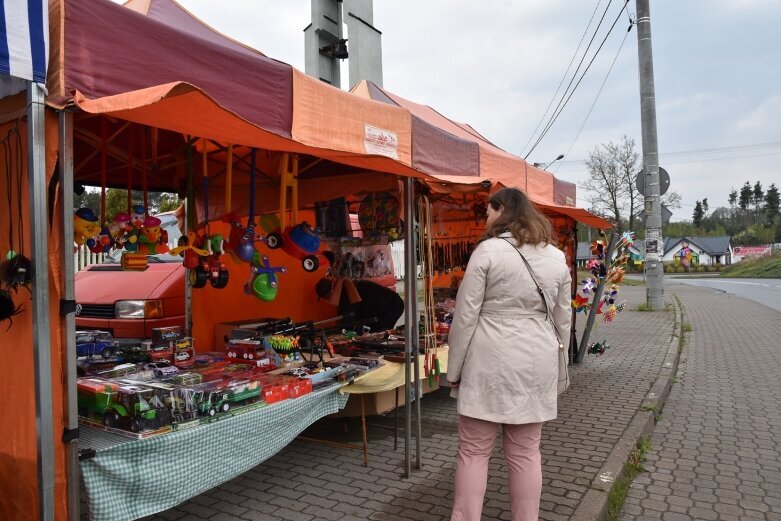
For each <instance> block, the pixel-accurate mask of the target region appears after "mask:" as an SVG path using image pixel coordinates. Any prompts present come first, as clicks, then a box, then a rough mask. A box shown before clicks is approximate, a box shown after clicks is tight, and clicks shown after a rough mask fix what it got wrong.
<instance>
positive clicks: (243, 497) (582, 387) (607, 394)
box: [139, 286, 674, 521]
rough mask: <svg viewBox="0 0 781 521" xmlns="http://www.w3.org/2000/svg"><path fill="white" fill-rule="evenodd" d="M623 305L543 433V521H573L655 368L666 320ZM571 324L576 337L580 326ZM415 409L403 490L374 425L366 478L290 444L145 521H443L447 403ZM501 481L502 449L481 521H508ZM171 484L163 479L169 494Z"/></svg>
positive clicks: (449, 489) (329, 424) (389, 439)
mask: <svg viewBox="0 0 781 521" xmlns="http://www.w3.org/2000/svg"><path fill="white" fill-rule="evenodd" d="M621 295H622V298H626V299H627V300H628V302H627V306H626V311H624V312H623V313H622V314H621V315H620V316H619V317H618V319H617V320H616V321H615V322H614V323H612V324H600V325H599V327H598V328H597V329H596V330H595V332H594V333H593V334H592V340H602V339H607V340H608V343H609V344H610V345H611V346H612V347H611V349H609V350H608V352H607V354H606V355H604V356H602V357H594V356H588V357H587V358H586V360H585V362H584V363H583V364H581V365H579V366H575V367H572V368H571V375H572V380H573V385H572V387H571V388H570V389H569V390H568V391H567V392H566V393H565V394H564V395H562V397H561V400H560V407H559V418H558V419H557V420H555V421H552V422H549V423H548V424H546V426H545V428H544V430H543V442H542V453H543V493H542V503H541V506H542V512H541V515H540V517H541V519H545V520H551V521H558V520H561V521H563V520H566V519H569V518H570V516H571V515H572V514H573V512H574V511H575V509H576V508H577V507H578V504H579V503H580V502H581V500H582V499H583V497H584V495H585V494H586V492H587V490H588V489H589V487H590V484H591V483H592V481H593V480H594V479H595V477H596V475H597V473H598V472H599V470H600V468H601V467H602V466H603V465H604V464H605V462H606V461H607V458H608V456H609V455H610V453H611V451H612V450H613V449H614V447H615V446H616V444H617V442H618V440H619V438H620V437H621V435H622V433H624V431H625V429H626V427H627V425H628V424H629V422H630V421H631V420H632V418H633V416H634V415H635V413H636V412H637V410H638V408H639V406H640V404H641V402H642V401H643V399H644V398H645V396H646V394H647V393H648V391H649V389H650V388H651V386H652V384H653V383H654V381H655V380H656V378H657V376H658V375H659V372H660V369H661V367H662V364H663V360H664V357H665V354H666V348H667V345H668V344H669V341H670V337H671V335H672V331H673V321H674V315H673V313H672V312H670V311H667V312H664V311H662V312H655V313H648V312H638V311H632V310H633V309H635V308H636V307H637V305H638V304H639V303H641V302H644V300H645V288H644V287H629V286H628V287H625V288H623V289H622V293H621ZM579 319H581V320H580V321H579V323H580V326H579V327H582V324H584V323H585V320H584V319H583V315H580V316H579ZM421 408H422V416H423V418H424V423H423V436H422V454H423V468H422V469H420V470H417V471H414V472H413V475H412V477H411V478H409V479H402V478H401V471H402V464H403V456H404V449H403V442H402V443H400V444H399V448H398V450H396V451H394V450H393V436H392V432H391V431H388V430H387V429H382V428H378V427H377V426H376V425H380V424H382V425H385V426H388V425H391V424H392V416H389V417H380V418H371V419H370V424H371V425H370V427H369V447H370V455H369V466H368V467H363V466H362V464H361V463H362V456H361V454H360V452H357V451H351V450H347V449H340V448H333V447H327V446H323V445H317V444H312V443H307V442H302V441H295V442H293V443H292V444H290V445H289V446H288V447H286V448H285V449H284V450H283V451H282V452H280V453H279V454H277V455H276V456H275V457H273V458H271V459H270V460H268V461H266V462H265V463H263V464H261V465H259V466H257V467H256V468H254V469H253V470H251V471H249V472H247V473H245V474H243V475H242V476H239V477H237V478H236V479H234V480H232V481H230V482H228V483H226V484H224V485H222V486H220V487H217V488H215V489H212V490H210V491H208V492H206V493H204V494H202V495H201V496H198V497H196V498H193V499H192V500H190V501H188V502H186V503H184V504H181V505H179V506H178V507H176V508H173V509H171V510H168V511H166V512H163V513H161V514H158V515H157V516H153V517H151V518H149V519H154V520H159V519H214V520H217V519H236V520H239V519H241V520H263V521H275V520H294V521H295V520H300V521H308V520H329V519H334V520H341V521H352V520H366V519H371V520H388V521H390V520H394V521H396V520H399V521H405V520H432V521H438V520H442V519H449V517H450V509H451V504H452V498H453V471H454V465H455V455H456V451H457V445H458V434H457V429H456V419H457V415H456V410H455V401H454V400H451V399H450V398H449V397H448V394H447V390H446V389H441V390H439V391H437V392H435V393H432V394H429V395H426V396H425V398H424V399H423V401H422V402H421ZM401 415H402V416H401V417H402V418H403V411H402V412H401ZM402 423H403V421H402ZM351 425H352V428H351V430H350V432H349V433H348V434H346V435H344V434H342V435H341V436H340V438H341V439H342V440H345V441H353V442H357V441H358V440H359V437H360V429H359V425H358V423H357V422H353V423H352V424H351ZM317 428H318V429H319V430H331V431H334V430H335V431H338V430H339V429H340V428H341V424H340V422H338V421H325V422H320V423H319V424H318V426H317ZM258 435H259V436H262V435H263V433H258ZM188 450H198V449H197V447H192V448H190V449H188ZM506 476H507V469H506V466H505V464H504V461H503V458H502V455H501V443H499V444H498V446H497V447H496V449H495V453H494V458H492V460H491V464H490V470H489V480H488V492H487V497H486V504H485V508H484V511H483V517H484V519H501V520H506V519H510V512H509V503H508V489H507V478H506ZM182 479H186V477H183V478H182ZM176 480H177V477H176V476H172V477H171V486H176ZM139 500H142V499H141V498H139Z"/></svg>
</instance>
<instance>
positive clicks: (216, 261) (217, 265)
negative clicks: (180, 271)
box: [189, 255, 228, 289]
mask: <svg viewBox="0 0 781 521" xmlns="http://www.w3.org/2000/svg"><path fill="white" fill-rule="evenodd" d="M189 280H190V285H191V286H192V287H194V288H202V287H204V286H205V285H206V283H207V282H211V285H212V286H213V287H215V288H217V289H221V288H224V287H225V286H227V285H228V268H227V267H226V266H225V264H223V263H222V261H220V258H219V257H218V256H216V255H209V256H208V257H200V258H199V264H198V266H197V267H196V268H195V269H194V270H190V273H189Z"/></svg>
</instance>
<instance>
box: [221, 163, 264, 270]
mask: <svg viewBox="0 0 781 521" xmlns="http://www.w3.org/2000/svg"><path fill="white" fill-rule="evenodd" d="M228 154H229V159H228V160H229V162H230V161H231V159H230V158H231V155H230V154H231V149H229V151H228ZM256 157H257V149H256V148H252V149H251V155H250V171H249V217H248V218H247V226H246V227H243V226H242V225H241V223H240V222H239V221H238V220H237V219H236V218H235V216H234V215H232V214H229V215H227V216H225V217H223V221H224V222H229V223H230V225H231V231H230V235H229V236H228V243H227V244H226V248H225V249H226V251H228V252H230V253H232V254H233V257H234V258H236V259H238V260H239V261H241V262H250V263H251V262H253V260H254V259H255V254H256V250H255V241H262V240H263V238H262V237H261V236H260V235H258V234H256V233H255V171H256V166H255V165H256ZM226 175H227V173H226ZM226 184H227V181H226ZM225 190H226V193H225V199H226V201H225V205H226V206H225V208H226V210H227V209H230V206H229V205H230V197H229V194H230V187H229V186H226V187H225Z"/></svg>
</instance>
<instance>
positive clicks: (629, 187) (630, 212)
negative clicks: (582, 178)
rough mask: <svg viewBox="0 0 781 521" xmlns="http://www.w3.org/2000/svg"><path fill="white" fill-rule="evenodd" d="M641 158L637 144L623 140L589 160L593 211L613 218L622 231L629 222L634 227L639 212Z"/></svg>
mask: <svg viewBox="0 0 781 521" xmlns="http://www.w3.org/2000/svg"><path fill="white" fill-rule="evenodd" d="M639 157H640V156H639V154H638V153H637V152H636V151H635V141H634V140H633V139H631V138H629V137H627V136H623V138H622V139H621V142H620V143H613V142H612V141H611V142H609V143H607V144H604V143H603V144H602V145H600V146H598V147H596V148H595V149H594V150H593V151H592V152H590V153H589V158H588V159H587V160H586V167H587V168H588V178H587V179H586V182H585V183H584V184H583V187H584V188H585V189H586V190H587V191H588V192H589V193H588V196H587V199H588V201H589V203H591V208H592V209H593V210H594V211H595V212H597V213H601V214H605V215H609V216H610V217H611V218H612V220H613V221H614V223H615V224H616V226H617V227H618V228H619V229H621V228H622V226H623V223H624V222H625V221H626V222H627V223H628V225H629V229H632V228H633V227H634V219H635V212H636V210H638V209H639V207H640V204H639V200H640V198H639V194H637V192H636V190H635V188H634V178H635V175H636V174H637V171H638V170H639V168H638V160H639Z"/></svg>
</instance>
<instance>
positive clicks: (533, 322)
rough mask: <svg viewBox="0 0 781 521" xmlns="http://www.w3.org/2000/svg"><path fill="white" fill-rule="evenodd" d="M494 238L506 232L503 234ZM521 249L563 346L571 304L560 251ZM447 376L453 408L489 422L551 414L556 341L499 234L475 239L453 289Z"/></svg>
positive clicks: (518, 259)
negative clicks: (477, 241)
mask: <svg viewBox="0 0 781 521" xmlns="http://www.w3.org/2000/svg"><path fill="white" fill-rule="evenodd" d="M500 237H506V238H508V239H509V240H510V241H511V242H512V243H513V244H515V241H514V240H513V239H512V235H511V234H510V233H509V232H507V233H504V234H502V235H501V236H500ZM520 251H521V253H523V255H524V256H525V257H526V260H527V261H528V262H529V264H530V265H531V267H532V269H533V270H534V274H535V276H536V277H537V282H538V283H539V284H540V286H542V290H543V291H544V292H545V294H546V295H547V298H548V304H549V305H550V307H551V309H550V313H551V316H552V318H553V321H554V323H555V324H556V327H557V328H558V331H559V333H560V334H561V338H562V339H563V340H564V342H565V345H566V344H567V343H568V342H569V336H570V322H571V317H572V309H571V307H570V295H571V289H570V284H571V277H570V272H569V269H568V267H567V264H566V261H565V258H564V253H563V252H562V251H561V250H559V249H558V248H556V247H555V246H552V245H537V246H530V245H524V246H522V247H521V250H520ZM448 344H449V346H450V350H449V352H448V367H447V379H448V381H450V382H460V384H459V387H458V388H457V389H453V390H452V392H451V396H454V397H456V398H458V413H459V414H463V415H465V416H470V417H472V418H479V419H481V420H487V421H492V422H497V423H509V424H520V423H536V422H543V421H547V420H552V419H554V418H556V404H557V400H556V398H557V395H556V383H557V380H558V341H557V340H556V336H555V333H554V330H553V327H552V325H551V324H550V322H549V321H547V320H546V318H545V307H544V305H543V303H542V298H540V294H539V293H538V292H537V287H536V286H535V284H534V281H533V280H532V278H531V276H530V275H529V271H528V270H527V269H526V265H525V264H524V263H523V260H522V259H521V256H520V255H518V250H516V249H515V247H514V246H512V245H511V244H508V243H507V241H505V240H504V239H501V238H492V239H488V240H485V241H483V242H481V243H480V244H479V245H478V246H477V248H475V251H474V253H473V254H472V256H471V258H470V259H469V265H468V266H467V269H466V273H465V274H464V280H463V281H462V283H461V287H460V288H459V290H458V297H457V299H456V310H455V314H454V316H453V323H452V325H451V326H450V337H449V339H448Z"/></svg>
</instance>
